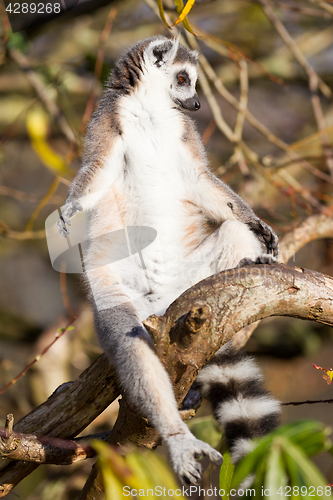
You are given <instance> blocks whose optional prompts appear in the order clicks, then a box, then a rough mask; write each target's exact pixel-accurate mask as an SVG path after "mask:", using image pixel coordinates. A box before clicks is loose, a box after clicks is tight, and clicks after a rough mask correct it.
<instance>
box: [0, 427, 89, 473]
mask: <svg viewBox="0 0 333 500" xmlns="http://www.w3.org/2000/svg"><path fill="white" fill-rule="evenodd" d="M0 455H1V457H3V458H10V459H12V460H23V461H25V462H34V463H36V464H56V465H71V464H73V463H74V462H77V461H79V460H84V459H86V458H92V457H94V456H95V455H96V452H95V450H94V449H93V448H91V447H90V446H88V445H81V444H79V443H78V442H76V441H72V440H65V439H59V438H52V437H48V436H39V437H38V436H35V435H34V434H20V433H18V432H11V433H6V431H5V430H3V429H0Z"/></svg>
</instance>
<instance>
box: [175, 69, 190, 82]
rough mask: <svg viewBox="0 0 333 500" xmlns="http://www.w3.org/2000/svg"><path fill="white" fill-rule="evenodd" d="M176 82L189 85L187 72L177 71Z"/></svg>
mask: <svg viewBox="0 0 333 500" xmlns="http://www.w3.org/2000/svg"><path fill="white" fill-rule="evenodd" d="M177 82H178V84H179V85H189V84H190V79H189V76H188V74H187V73H186V72H185V71H182V72H181V73H178V75H177Z"/></svg>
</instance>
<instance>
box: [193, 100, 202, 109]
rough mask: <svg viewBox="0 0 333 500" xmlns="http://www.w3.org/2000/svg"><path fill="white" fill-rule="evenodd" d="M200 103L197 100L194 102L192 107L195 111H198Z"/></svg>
mask: <svg viewBox="0 0 333 500" xmlns="http://www.w3.org/2000/svg"><path fill="white" fill-rule="evenodd" d="M200 106H201V105H200V102H199V101H198V100H195V102H194V107H195V110H196V111H197V110H198V109H200Z"/></svg>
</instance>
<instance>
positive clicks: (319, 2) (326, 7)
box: [310, 0, 333, 15]
mask: <svg viewBox="0 0 333 500" xmlns="http://www.w3.org/2000/svg"><path fill="white" fill-rule="evenodd" d="M310 2H312V3H315V4H316V5H319V6H320V7H321V8H322V9H323V10H326V12H329V13H330V14H331V15H332V14H333V5H330V4H329V3H327V2H323V0H310Z"/></svg>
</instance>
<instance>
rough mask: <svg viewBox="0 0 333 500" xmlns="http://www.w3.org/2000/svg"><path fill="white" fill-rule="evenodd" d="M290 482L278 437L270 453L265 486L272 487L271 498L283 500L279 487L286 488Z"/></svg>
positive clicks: (266, 487)
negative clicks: (279, 493)
mask: <svg viewBox="0 0 333 500" xmlns="http://www.w3.org/2000/svg"><path fill="white" fill-rule="evenodd" d="M287 484H288V477H287V474H286V471H285V464H284V462H283V459H282V453H281V442H280V440H279V439H278V438H277V439H276V440H275V441H274V442H273V444H272V447H271V449H270V451H269V453H268V457H267V467H266V475H265V478H264V488H265V489H270V492H271V495H270V500H281V495H278V494H277V491H278V489H279V488H280V487H281V486H282V488H284V487H285V486H286V485H287Z"/></svg>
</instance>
